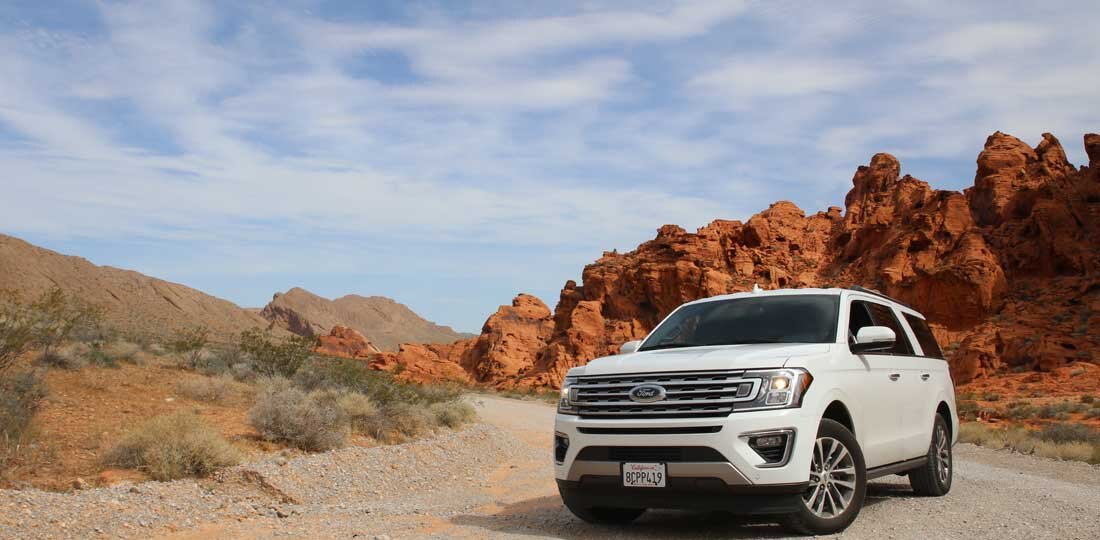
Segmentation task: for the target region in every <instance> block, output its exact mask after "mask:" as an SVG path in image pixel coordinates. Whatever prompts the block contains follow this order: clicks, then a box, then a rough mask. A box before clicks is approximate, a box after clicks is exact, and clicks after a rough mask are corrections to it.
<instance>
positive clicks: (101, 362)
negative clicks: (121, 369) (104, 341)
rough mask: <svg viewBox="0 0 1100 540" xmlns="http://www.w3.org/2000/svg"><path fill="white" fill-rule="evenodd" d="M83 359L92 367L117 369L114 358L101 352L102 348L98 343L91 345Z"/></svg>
mask: <svg viewBox="0 0 1100 540" xmlns="http://www.w3.org/2000/svg"><path fill="white" fill-rule="evenodd" d="M85 358H87V359H88V362H89V363H91V364H92V365H95V366H99V367H106V368H118V360H117V359H115V357H113V356H110V355H109V354H107V353H106V352H105V351H104V350H103V346H102V345H100V344H98V343H93V344H92V345H91V347H89V348H88V352H87V353H86V354H85Z"/></svg>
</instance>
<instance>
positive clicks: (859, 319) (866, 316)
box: [848, 300, 875, 341]
mask: <svg viewBox="0 0 1100 540" xmlns="http://www.w3.org/2000/svg"><path fill="white" fill-rule="evenodd" d="M850 309H851V311H849V312H848V332H849V333H850V335H849V336H848V341H852V340H854V339H855V337H856V334H858V333H859V329H860V328H863V327H864V326H874V325H875V323H874V321H872V320H871V312H869V311H867V302H860V301H858V300H857V301H855V302H852V307H851V308H850Z"/></svg>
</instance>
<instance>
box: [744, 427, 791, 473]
mask: <svg viewBox="0 0 1100 540" xmlns="http://www.w3.org/2000/svg"><path fill="white" fill-rule="evenodd" d="M741 437H742V438H744V439H746V440H747V442H748V443H749V448H752V450H753V452H756V454H757V455H758V456H760V457H761V458H762V459H763V460H764V463H763V464H761V465H757V467H782V466H784V465H786V464H787V460H788V459H789V458H790V456H789V455H788V452H789V451H790V447H791V442H792V441H793V439H794V430H793V429H777V430H775V431H767V432H757V433H745V434H743V435H741Z"/></svg>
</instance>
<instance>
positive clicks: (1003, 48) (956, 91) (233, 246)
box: [0, 1, 1100, 329]
mask: <svg viewBox="0 0 1100 540" xmlns="http://www.w3.org/2000/svg"><path fill="white" fill-rule="evenodd" d="M346 7H357V8H362V6H346ZM403 9H404V11H401V12H400V13H396V14H394V13H391V14H390V16H386V17H382V16H375V15H374V14H372V13H369V11H370V8H369V7H368V8H367V11H368V13H365V14H362V15H357V16H351V15H347V14H346V13H347V12H350V11H355V9H349V10H343V11H341V12H340V13H336V12H333V11H331V10H329V9H328V6H326V5H320V4H314V3H312V2H305V3H290V4H285V5H278V4H276V5H275V6H274V7H272V6H270V5H265V6H260V5H233V6H229V5H225V4H222V3H213V2H191V1H180V2H150V3H116V2H97V3H89V4H81V9H72V10H66V11H59V10H49V9H45V8H35V7H34V6H33V5H26V6H23V7H22V8H3V9H0V47H2V48H3V50H4V51H5V54H3V55H0V80H2V81H3V83H2V84H0V168H2V169H3V171H4V173H3V178H2V179H0V182H2V183H3V192H4V197H3V198H0V230H3V231H5V232H10V233H14V234H20V235H24V236H28V237H30V238H31V239H32V240H36V241H40V242H44V243H47V244H49V245H51V246H54V247H58V248H63V249H67V250H69V251H76V252H79V253H80V254H83V255H87V256H90V257H91V258H92V259H93V260H95V261H97V262H105V263H111V264H114V265H118V266H132V267H136V268H138V269H139V270H146V271H149V272H153V273H157V274H160V275H164V276H165V277H168V278H173V279H179V280H182V281H184V282H187V283H192V284H196V285H202V286H204V287H207V288H209V289H211V290H212V291H213V292H216V293H220V294H225V295H228V296H230V297H231V298H232V299H234V300H237V301H239V302H241V303H244V304H258V303H262V302H263V301H264V300H265V299H266V297H267V296H268V295H269V294H270V293H271V292H273V291H272V290H271V289H272V288H274V287H284V286H290V285H303V286H306V287H312V288H315V289H319V290H320V292H324V293H327V294H330V295H336V294H341V293H343V292H353V291H354V292H361V293H376V294H389V295H393V296H396V297H398V298H399V299H403V300H406V301H409V302H410V303H411V304H412V305H413V307H414V308H417V309H420V310H422V311H424V312H426V313H427V314H428V315H429V316H432V317H435V318H437V319H440V320H442V321H443V322H447V323H451V324H456V325H458V326H460V327H462V328H464V329H475V328H476V327H477V326H478V325H479V324H480V322H481V321H480V319H481V318H482V317H483V316H484V315H485V314H486V313H488V312H490V311H492V309H493V308H494V307H495V305H496V304H498V303H500V302H505V301H507V300H508V296H509V295H511V294H512V293H514V292H516V291H517V290H528V291H531V292H535V293H537V294H539V295H541V296H543V297H544V298H546V300H548V301H549V302H551V303H552V302H553V301H554V299H555V296H556V294H557V289H558V287H559V286H560V284H561V283H562V282H563V281H564V280H565V279H568V278H577V277H579V270H580V268H581V266H582V265H583V264H584V263H585V262H587V261H589V260H591V259H593V258H595V257H596V256H598V255H599V253H600V252H601V251H602V250H603V249H610V248H619V249H629V248H630V247H632V246H633V245H635V244H636V243H637V242H639V241H641V240H644V239H645V238H647V237H649V236H651V234H652V231H653V229H654V228H655V227H657V226H659V225H661V224H663V223H680V224H682V225H685V226H687V227H693V226H699V225H702V224H704V223H706V222H707V221H709V220H710V219H713V218H717V217H726V218H745V217H748V215H749V214H751V213H752V212H753V211H756V210H759V209H760V208H763V207H764V206H765V205H766V204H767V203H768V202H770V201H772V200H775V199H793V200H795V201H796V202H797V203H799V204H801V205H803V206H804V207H806V208H807V210H810V211H812V210H816V209H818V208H819V207H820V206H823V205H825V204H836V203H837V202H839V201H840V200H841V199H842V196H843V192H844V191H845V189H846V188H847V185H848V182H849V180H850V177H851V171H852V170H853V169H854V167H855V166H856V165H858V164H860V163H863V162H865V161H866V159H867V158H868V156H869V155H870V154H871V153H872V152H875V151H881V150H887V151H893V152H895V153H897V154H899V156H900V157H901V158H902V159H903V162H904V163H906V164H907V166H908V167H910V169H911V172H915V173H917V174H922V172H926V173H929V174H931V175H932V176H939V177H940V178H943V179H945V182H944V183H945V184H946V185H953V186H959V185H963V184H965V183H967V182H968V181H969V177H970V176H971V175H972V172H973V158H974V155H975V153H976V151H977V150H978V148H979V146H980V144H981V142H982V140H984V136H985V135H986V134H988V133H989V132H991V131H993V130H995V129H1002V130H1006V131H1010V132H1015V133H1017V134H1018V135H1020V136H1023V137H1025V138H1028V139H1029V140H1035V139H1036V138H1037V137H1038V134H1039V132H1041V131H1046V130H1054V131H1055V133H1057V134H1059V135H1061V136H1063V137H1066V139H1067V150H1068V151H1069V153H1070V155H1071V157H1072V158H1075V159H1077V160H1078V161H1080V160H1081V151H1080V149H1079V145H1077V144H1074V143H1073V142H1071V141H1073V140H1074V138H1076V137H1079V136H1080V133H1081V132H1083V131H1086V130H1096V129H1098V127H1100V112H1098V111H1097V109H1096V108H1095V107H1093V106H1092V101H1094V96H1093V95H1092V94H1093V93H1094V90H1093V89H1094V88H1096V87H1097V86H1098V84H1100V79H1098V77H1100V75H1097V74H1098V73H1100V69H1098V66H1100V56H1098V54H1100V53H1098V52H1097V50H1096V48H1095V47H1093V46H1092V45H1091V44H1092V40H1093V37H1092V36H1091V34H1090V33H1089V31H1088V29H1087V28H1085V27H1083V26H1082V25H1079V24H1074V22H1073V20H1083V18H1082V16H1083V13H1087V12H1090V11H1091V12H1093V14H1096V13H1095V12H1096V11H1097V8H1096V7H1095V6H1092V5H1090V4H1089V3H1081V4H1078V5H1075V6H1066V7H1065V9H1063V10H1061V11H1057V10H1038V9H1036V10H1034V11H1033V12H1027V13H1006V12H1005V11H1004V10H999V11H996V13H998V15H997V18H996V19H991V18H989V15H988V13H992V12H993V11H991V10H990V9H988V6H981V5H970V4H967V5H965V6H954V5H953V7H952V9H946V8H945V6H942V5H941V6H937V5H928V4H926V3H923V2H921V3H913V4H910V5H906V4H900V5H891V6H885V7H882V6H878V5H877V4H874V3H843V4H836V3H829V4H828V5H807V4H803V3H791V2H710V1H699V2H672V3H667V2H659V3H654V4H653V5H638V4H636V3H633V2H630V3H620V2H606V3H602V2H601V3H596V4H590V3H580V4H577V5H572V4H558V3H555V4H552V5H551V4H545V5H536V6H526V5H520V4H509V3H504V4H479V3H474V4H472V5H470V6H468V7H467V8H466V9H464V10H463V11H461V12H460V11H451V10H446V9H440V8H438V7H433V6H430V5H421V4H409V5H406V6H405V7H404V8H403ZM944 13H951V14H952V16H951V17H945V16H944ZM1071 14H1072V15H1071ZM914 168H915V170H912V169H914ZM933 179H934V180H936V178H933ZM433 277H434V279H436V280H437V281H438V283H440V284H442V283H445V284H447V286H448V287H449V289H448V290H447V291H446V292H447V297H448V298H452V299H456V298H457V299H460V300H459V301H451V302H446V303H438V304H437V303H436V302H434V301H433V296H435V295H438V294H440V288H439V287H441V286H442V285H433V284H432V283H430V281H431V280H432V279H433ZM456 284H462V285H461V286H456ZM340 287H342V288H344V289H346V290H335V289H337V288H340ZM284 288H285V287H284ZM455 288H457V289H459V290H457V291H456V290H453V289H455Z"/></svg>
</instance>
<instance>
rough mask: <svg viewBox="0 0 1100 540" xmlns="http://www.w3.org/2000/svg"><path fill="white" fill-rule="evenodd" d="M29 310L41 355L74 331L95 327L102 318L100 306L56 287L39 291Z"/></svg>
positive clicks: (74, 332)
mask: <svg viewBox="0 0 1100 540" xmlns="http://www.w3.org/2000/svg"><path fill="white" fill-rule="evenodd" d="M29 310H30V316H31V320H32V328H33V332H34V343H35V345H37V346H38V347H41V348H42V353H43V354H44V355H48V354H49V353H50V351H51V350H52V349H53V348H54V347H56V346H58V345H60V344H61V343H63V342H65V341H67V340H68V339H70V338H71V337H73V336H74V334H76V333H77V332H79V331H82V330H84V329H87V328H97V327H99V326H100V320H101V318H102V312H101V310H100V309H98V308H96V307H94V306H92V305H91V304H88V303H87V302H84V301H83V300H81V299H80V298H78V297H76V296H73V295H68V294H65V293H64V292H63V291H62V290H61V289H59V288H56V287H55V288H53V289H50V290H48V291H46V292H44V293H42V295H40V296H39V297H38V298H37V299H36V300H35V301H34V302H32V303H31V304H30V305H29Z"/></svg>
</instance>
